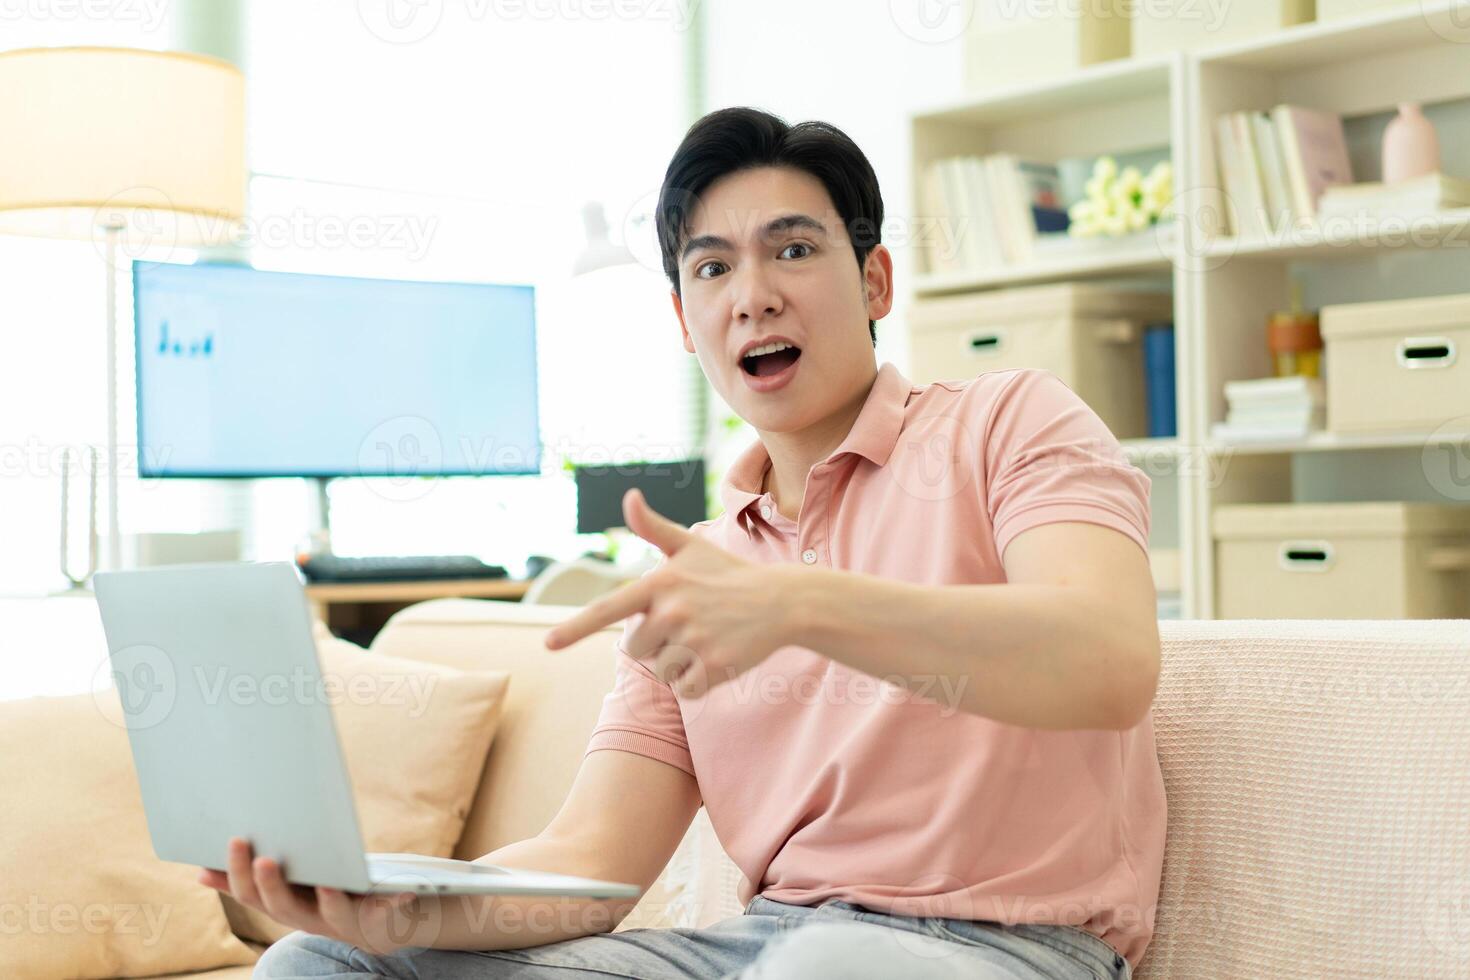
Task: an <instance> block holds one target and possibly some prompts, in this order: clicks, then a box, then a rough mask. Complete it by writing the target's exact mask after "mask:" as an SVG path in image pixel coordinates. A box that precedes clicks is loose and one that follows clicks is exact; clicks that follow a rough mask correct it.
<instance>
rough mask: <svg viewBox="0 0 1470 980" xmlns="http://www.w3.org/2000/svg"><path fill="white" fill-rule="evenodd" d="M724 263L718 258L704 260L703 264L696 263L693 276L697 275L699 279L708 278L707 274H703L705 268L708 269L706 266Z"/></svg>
mask: <svg viewBox="0 0 1470 980" xmlns="http://www.w3.org/2000/svg"><path fill="white" fill-rule="evenodd" d="M724 264H725V263H723V262H720V261H719V260H717V259H711V260H710V261H708V262H705V263H703V264H701V265H698V266H696V267H695V269H694V275H695V276H697V277H698V278H700V279H708V278H709V276H707V275H705V274H704V270H705V269H708V268H709V267H710V266H712V265H718V266H722V265H724Z"/></svg>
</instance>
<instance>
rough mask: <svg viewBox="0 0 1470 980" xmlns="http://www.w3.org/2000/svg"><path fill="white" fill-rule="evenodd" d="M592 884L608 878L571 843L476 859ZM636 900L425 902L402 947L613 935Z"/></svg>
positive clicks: (505, 944) (534, 845)
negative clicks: (591, 880) (588, 880)
mask: <svg viewBox="0 0 1470 980" xmlns="http://www.w3.org/2000/svg"><path fill="white" fill-rule="evenodd" d="M476 860H477V861H478V862H479V863H484V864H499V865H503V866H505V867H510V868H527V869H535V870H537V871H549V872H556V873H559V874H571V875H578V876H582V877H589V878H604V879H605V878H606V877H607V876H606V874H605V873H604V872H603V871H602V869H600V868H599V867H598V865H597V862H596V858H595V857H594V856H592V855H581V854H578V853H577V851H576V848H575V847H574V846H572V845H571V844H569V843H567V842H562V841H557V840H554V839H547V838H542V837H532V838H530V839H528V840H523V841H517V842H516V843H514V844H507V845H506V846H504V847H501V848H498V849H497V850H494V851H491V852H490V853H489V854H486V855H485V856H484V857H481V858H478V859H476ZM637 902H638V900H637V899H636V898H619V899H606V900H603V899H590V898H563V897H556V896H526V895H453V896H427V895H426V896H422V897H420V898H419V900H418V903H417V907H416V909H415V911H414V913H413V915H412V918H413V920H414V921H413V926H412V930H411V931H410V932H409V933H408V934H407V936H406V937H405V939H404V941H403V942H401V943H400V946H402V947H407V946H420V947H432V948H435V949H461V950H494V949H521V948H524V947H527V946H541V945H544V944H546V943H554V942H559V941H561V940H563V939H574V938H576V937H578V936H586V935H592V934H594V933H600V932H610V931H612V929H613V928H614V927H615V926H616V925H617V924H618V923H619V922H620V921H622V919H623V918H624V917H625V916H626V915H627V914H628V913H629V912H631V911H632V910H633V906H634V905H636V904H637Z"/></svg>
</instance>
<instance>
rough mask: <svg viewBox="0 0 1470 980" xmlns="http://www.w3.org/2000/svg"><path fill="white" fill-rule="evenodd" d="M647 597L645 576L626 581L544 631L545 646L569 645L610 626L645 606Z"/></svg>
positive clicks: (649, 596) (645, 607)
mask: <svg viewBox="0 0 1470 980" xmlns="http://www.w3.org/2000/svg"><path fill="white" fill-rule="evenodd" d="M651 598H652V587H651V586H650V585H649V583H648V580H647V579H646V578H640V579H639V580H638V581H636V582H629V583H628V584H627V585H624V586H621V587H620V588H618V589H617V590H616V591H613V592H610V593H608V594H607V595H605V596H603V597H602V598H600V599H598V600H597V601H596V602H594V603H592V604H591V605H589V606H587V607H586V608H584V609H582V610H581V611H579V612H578V613H577V614H576V615H575V616H573V617H572V618H571V619H568V620H567V621H565V622H563V623H559V624H557V625H556V626H555V627H553V628H552V629H550V630H548V631H547V633H546V637H545V642H546V648H547V649H548V650H559V649H561V648H562V647H565V646H571V645H572V644H573V643H576V642H577V641H578V640H580V639H582V638H583V637H585V636H591V635H592V634H593V633H596V632H597V631H598V630H600V629H602V628H603V627H604V626H611V625H612V624H613V623H616V622H617V621H618V620H620V619H625V618H627V617H628V616H631V615H633V614H634V613H635V612H640V611H642V610H644V609H647V608H648V603H649V601H650V600H651Z"/></svg>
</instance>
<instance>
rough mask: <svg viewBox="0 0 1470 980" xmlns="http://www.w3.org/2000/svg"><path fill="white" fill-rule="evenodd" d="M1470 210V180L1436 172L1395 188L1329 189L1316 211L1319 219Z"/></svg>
mask: <svg viewBox="0 0 1470 980" xmlns="http://www.w3.org/2000/svg"><path fill="white" fill-rule="evenodd" d="M1464 207H1470V180H1465V179H1464V178H1461V177H1451V176H1449V175H1447V174H1443V173H1439V172H1438V171H1436V172H1435V173H1432V174H1422V175H1420V176H1418V177H1410V178H1409V179H1408V180H1401V181H1399V182H1398V183H1396V184H1384V183H1382V182H1381V181H1367V182H1364V183H1358V184H1340V185H1338V186H1336V187H1329V188H1327V190H1326V191H1324V192H1323V194H1322V200H1321V201H1320V202H1319V203H1318V206H1317V209H1318V211H1319V213H1320V215H1321V217H1322V218H1328V217H1337V216H1341V215H1347V214H1361V213H1364V212H1374V213H1377V214H1395V215H1424V214H1434V213H1436V212H1439V211H1448V210H1451V209H1454V208H1464Z"/></svg>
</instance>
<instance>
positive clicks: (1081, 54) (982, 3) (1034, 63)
mask: <svg viewBox="0 0 1470 980" xmlns="http://www.w3.org/2000/svg"><path fill="white" fill-rule="evenodd" d="M1131 9H1132V0H1089V2H1087V3H1082V4H1074V5H1068V4H1064V3H1062V4H1040V5H1035V4H1026V3H1017V2H1016V0H975V8H974V13H973V14H972V16H971V18H970V23H969V25H968V26H967V28H966V30H965V85H966V87H967V88H969V89H970V90H971V91H988V90H991V89H996V88H1010V87H1012V86H1015V85H1023V84H1026V83H1028V82H1039V81H1054V80H1055V79H1056V77H1057V76H1058V75H1064V74H1066V73H1067V72H1070V71H1075V70H1076V69H1078V68H1081V67H1082V66H1084V65H1091V64H1095V63H1097V62H1099V61H1111V60H1112V59H1114V58H1126V57H1128V40H1129V30H1128V15H1129V11H1130V10H1131Z"/></svg>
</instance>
